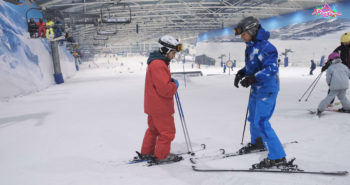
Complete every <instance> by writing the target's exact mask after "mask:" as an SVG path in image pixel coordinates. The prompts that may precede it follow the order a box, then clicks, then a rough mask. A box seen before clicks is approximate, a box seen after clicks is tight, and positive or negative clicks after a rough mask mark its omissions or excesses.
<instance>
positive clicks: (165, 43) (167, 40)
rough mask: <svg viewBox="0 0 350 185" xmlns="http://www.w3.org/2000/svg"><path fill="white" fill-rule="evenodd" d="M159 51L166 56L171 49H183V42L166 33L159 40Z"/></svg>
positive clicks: (177, 50)
mask: <svg viewBox="0 0 350 185" xmlns="http://www.w3.org/2000/svg"><path fill="white" fill-rule="evenodd" d="M158 43H159V44H160V46H159V52H160V53H161V54H162V55H164V56H166V55H167V54H168V53H169V52H170V51H171V50H175V51H176V52H179V51H181V50H182V44H180V43H179V41H178V40H177V39H175V38H174V37H173V36H170V35H164V36H162V37H161V38H160V39H159V40H158Z"/></svg>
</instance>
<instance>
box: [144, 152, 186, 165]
mask: <svg viewBox="0 0 350 185" xmlns="http://www.w3.org/2000/svg"><path fill="white" fill-rule="evenodd" d="M181 160H183V157H181V156H178V155H176V154H173V153H170V154H169V155H168V156H167V157H166V158H164V159H161V160H159V159H157V158H156V157H152V159H151V160H149V161H148V166H153V165H158V164H167V163H174V162H178V161H181Z"/></svg>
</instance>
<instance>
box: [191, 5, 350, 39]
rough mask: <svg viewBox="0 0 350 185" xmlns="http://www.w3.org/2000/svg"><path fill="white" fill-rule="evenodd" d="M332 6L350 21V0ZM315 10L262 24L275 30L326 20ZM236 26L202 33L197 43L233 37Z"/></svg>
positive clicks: (293, 13) (279, 17) (272, 18)
mask: <svg viewBox="0 0 350 185" xmlns="http://www.w3.org/2000/svg"><path fill="white" fill-rule="evenodd" d="M321 6H322V5H321ZM330 6H331V7H332V8H333V7H335V8H336V9H337V11H338V12H340V13H341V14H342V15H341V16H339V17H340V18H345V19H350V1H349V0H345V1H341V2H338V3H333V4H330ZM315 8H316V7H314V8H309V9H305V10H300V11H297V12H292V13H288V14H283V15H279V16H275V17H270V18H266V19H261V20H260V23H261V25H262V26H263V27H264V28H265V29H266V30H273V29H277V28H281V27H284V26H288V25H291V24H298V23H304V22H309V21H313V20H316V19H326V18H323V17H321V16H313V15H312V13H313V11H314V9H315ZM234 26H235V25H232V26H230V27H226V28H224V29H218V30H213V31H210V32H204V33H200V34H199V35H198V39H197V42H202V41H206V40H209V39H211V38H213V37H218V36H225V35H233V34H234V33H233V28H234Z"/></svg>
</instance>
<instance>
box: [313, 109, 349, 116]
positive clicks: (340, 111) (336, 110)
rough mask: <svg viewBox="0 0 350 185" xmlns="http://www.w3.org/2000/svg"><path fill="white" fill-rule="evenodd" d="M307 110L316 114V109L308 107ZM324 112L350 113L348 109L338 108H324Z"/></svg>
mask: <svg viewBox="0 0 350 185" xmlns="http://www.w3.org/2000/svg"><path fill="white" fill-rule="evenodd" d="M308 111H309V113H310V114H316V113H317V111H314V110H310V109H308ZM324 112H338V113H350V111H342V110H339V109H326V110H325V111H324ZM322 115H323V113H321V114H320V115H318V117H321V116H322Z"/></svg>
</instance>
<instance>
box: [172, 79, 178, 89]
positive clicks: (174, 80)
mask: <svg viewBox="0 0 350 185" xmlns="http://www.w3.org/2000/svg"><path fill="white" fill-rule="evenodd" d="M171 81H172V82H174V83H175V84H176V88H179V81H177V80H176V79H175V78H171Z"/></svg>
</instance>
